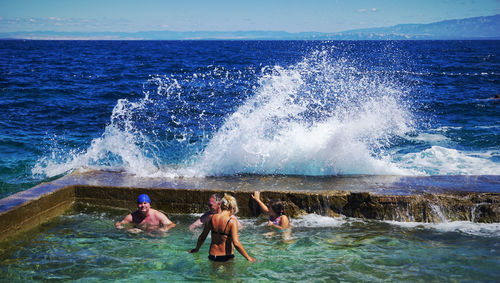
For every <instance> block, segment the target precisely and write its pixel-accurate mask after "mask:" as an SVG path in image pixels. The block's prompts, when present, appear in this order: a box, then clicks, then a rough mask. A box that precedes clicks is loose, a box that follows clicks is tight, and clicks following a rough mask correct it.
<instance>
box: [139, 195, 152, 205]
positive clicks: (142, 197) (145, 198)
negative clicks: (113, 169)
mask: <svg viewBox="0 0 500 283" xmlns="http://www.w3.org/2000/svg"><path fill="white" fill-rule="evenodd" d="M143 202H147V203H149V204H151V199H150V198H149V196H148V195H147V194H142V195H140V196H139V197H137V203H143Z"/></svg>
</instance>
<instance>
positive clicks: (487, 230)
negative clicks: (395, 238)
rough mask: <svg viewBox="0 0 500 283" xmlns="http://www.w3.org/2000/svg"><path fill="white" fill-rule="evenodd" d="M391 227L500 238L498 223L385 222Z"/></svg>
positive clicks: (499, 224) (499, 225)
mask: <svg viewBox="0 0 500 283" xmlns="http://www.w3.org/2000/svg"><path fill="white" fill-rule="evenodd" d="M386 222H387V223H389V224H391V225H397V226H401V227H404V228H424V229H432V230H436V231H439V232H459V233H464V234H468V235H474V236H482V237H495V238H498V237H500V223H475V222H469V221H451V222H439V223H418V222H397V221H386Z"/></svg>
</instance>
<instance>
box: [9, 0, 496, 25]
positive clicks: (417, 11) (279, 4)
mask: <svg viewBox="0 0 500 283" xmlns="http://www.w3.org/2000/svg"><path fill="white" fill-rule="evenodd" d="M495 14H500V0H411V1H410V0H371V1H368V0H302V1H297V0H279V1H274V0H247V1H238V0H173V1H170V0H168V1H167V0H163V1H162V0H43V1H42V0H0V32H10V31H49V30H51V31H123V32H135V31H147V30H173V31H245V30H272V31H288V32H302V31H317V32H339V31H345V30H350V29H358V28H368V27H384V26H392V25H396V24H405V23H419V24H422V23H431V22H436V21H441V20H449V19H460V18H469V17H477V16H490V15H495Z"/></svg>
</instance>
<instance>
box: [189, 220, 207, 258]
mask: <svg viewBox="0 0 500 283" xmlns="http://www.w3.org/2000/svg"><path fill="white" fill-rule="evenodd" d="M208 224H209V223H208V222H207V223H205V226H203V232H201V234H200V236H199V237H198V242H197V243H196V248H194V249H192V250H190V251H189V252H190V253H196V252H198V251H199V250H200V248H201V246H202V245H203V243H204V242H205V239H206V238H207V236H208V232H210V227H209V226H210V225H208Z"/></svg>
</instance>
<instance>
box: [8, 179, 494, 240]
mask: <svg viewBox="0 0 500 283" xmlns="http://www.w3.org/2000/svg"><path fill="white" fill-rule="evenodd" d="M283 178H284V179H283V180H280V177H251V176H250V177H238V178H229V179H222V180H221V179H210V178H208V179H203V180H199V179H196V180H176V181H175V182H173V183H172V182H170V183H165V182H164V180H153V179H140V178H133V177H131V176H129V175H126V174H121V173H116V172H89V173H75V174H71V175H68V176H65V177H63V178H61V179H58V180H56V181H54V182H51V183H44V184H41V185H38V186H36V187H34V188H32V189H29V190H26V191H23V192H20V193H17V194H14V195H12V196H9V197H7V198H4V199H1V200H0V241H3V240H6V239H8V238H10V237H13V236H15V235H16V234H17V233H20V232H23V231H26V230H29V229H31V228H34V227H36V226H38V225H40V224H42V223H44V222H46V221H48V220H50V219H51V218H53V217H55V216H57V215H60V214H61V213H63V212H64V211H66V210H68V209H70V208H72V207H73V206H74V205H75V204H79V203H89V204H93V205H104V206H112V207H120V208H126V209H129V210H133V209H135V207H136V199H137V196H138V195H139V194H141V193H147V194H149V196H150V197H151V199H152V207H154V208H157V209H160V210H163V211H164V212H166V213H201V212H203V211H205V210H206V209H207V206H206V203H207V200H208V198H209V196H210V195H212V194H213V193H229V194H231V195H233V196H234V197H236V199H237V201H238V204H239V208H240V212H239V215H240V216H244V217H252V216H256V215H258V214H259V213H260V211H259V208H258V205H257V204H256V203H255V202H254V201H253V200H252V199H251V194H252V192H253V190H260V191H261V196H262V199H263V200H264V202H266V201H267V200H269V199H273V198H278V199H281V200H282V201H284V202H285V212H286V213H287V214H288V215H290V216H292V217H297V216H298V215H300V214H303V213H318V214H322V215H329V216H340V215H344V216H346V217H357V218H366V219H375V220H395V221H412V222H443V221H472V222H482V223H496V222H500V193H498V192H480V191H465V190H461V191H450V190H448V191H444V192H443V191H442V190H439V188H436V187H433V191H435V192H437V193H429V192H428V190H425V189H424V190H420V191H418V190H417V191H415V190H407V191H405V192H409V193H408V194H401V191H400V190H399V191H398V190H394V189H389V188H394V180H392V179H391V182H388V181H387V179H382V181H381V179H379V178H377V179H376V180H375V181H374V179H369V181H367V180H366V179H363V180H361V179H359V178H353V179H346V180H344V179H341V180H340V181H339V180H338V179H334V180H333V181H331V180H327V181H325V180H324V179H321V180H320V181H318V180H316V179H315V180H313V182H312V183H308V181H307V180H305V179H294V178H288V177H287V178H285V177H283ZM398 180H399V181H401V179H398ZM478 180H479V179H478ZM496 181H497V180H496V179H494V182H496ZM360 182H361V183H360ZM405 182H406V183H411V181H408V180H405ZM405 182H403V183H405ZM419 182H421V180H420V181H419ZM469 182H470V180H469ZM474 182H475V183H474V184H472V183H469V185H470V186H471V188H474V186H475V187H479V188H483V187H481V185H478V181H474ZM318 183H319V184H320V185H318ZM435 183H436V181H435V180H433V184H435ZM207 184H209V185H207ZM277 184H279V185H277ZM339 184H340V185H339ZM352 184H355V188H356V189H350V188H351V185H352ZM304 185H305V187H307V188H311V187H314V186H318V188H316V189H313V190H311V189H307V190H306V189H304ZM363 186H364V187H363ZM391 186H392V187H391ZM374 187H376V188H377V189H376V190H374V189H373V188H374ZM346 188H347V189H349V190H343V189H346ZM381 188H382V189H381ZM413 188H414V189H415V188H416V187H415V186H413ZM363 190H365V191H363ZM395 193H399V194H395Z"/></svg>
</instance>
